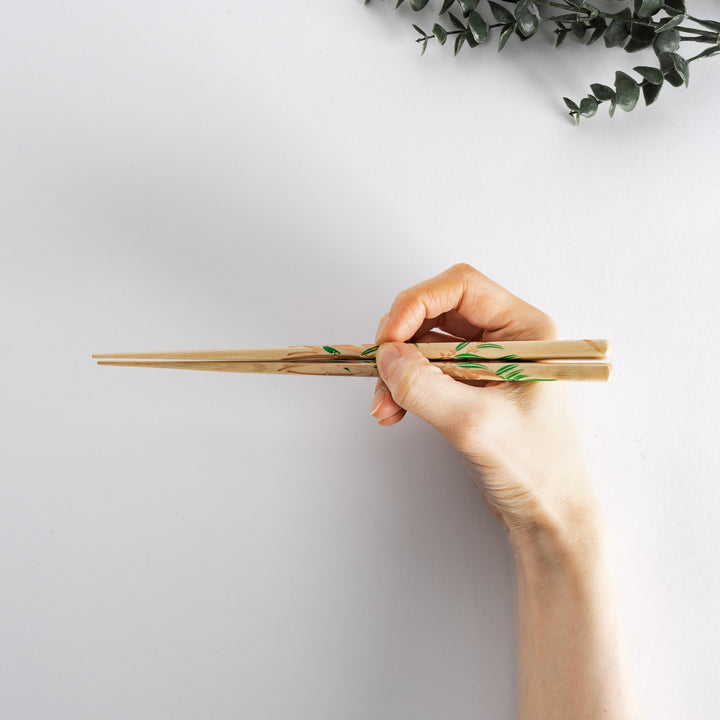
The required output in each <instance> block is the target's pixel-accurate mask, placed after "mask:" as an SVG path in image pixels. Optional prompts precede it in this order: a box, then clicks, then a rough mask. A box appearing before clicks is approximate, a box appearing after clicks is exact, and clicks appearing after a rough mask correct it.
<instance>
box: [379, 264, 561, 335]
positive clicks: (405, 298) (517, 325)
mask: <svg viewBox="0 0 720 720" xmlns="http://www.w3.org/2000/svg"><path fill="white" fill-rule="evenodd" d="M433 327H439V328H441V329H442V330H445V331H447V332H450V333H452V334H453V335H456V336H459V337H462V338H465V339H467V340H476V339H481V338H482V339H498V338H502V339H505V340H520V339H522V340H533V339H538V340H539V339H547V340H551V339H554V338H556V337H557V329H556V327H555V323H554V322H553V321H552V319H551V318H550V317H549V316H548V315H546V314H545V313H544V312H542V311H541V310H539V309H538V308H536V307H534V306H532V305H530V304H529V303H526V302H525V301H524V300H521V299H520V298H519V297H517V296H515V295H513V294H512V293H511V292H509V291H508V290H506V289H505V288H504V287H502V286H501V285H498V284H497V283H496V282H493V281H492V280H490V278H488V277H486V276H485V275H483V274H482V273H481V272H480V271H479V270H476V269H475V268H474V267H472V266H471V265H468V264H466V263H459V264H457V265H453V266H452V267H451V268H448V269H447V270H445V271H444V272H442V273H440V274H439V275H436V276H435V277H433V278H430V279H429V280H424V281H423V282H420V283H418V284H417V285H413V286H412V287H411V288H408V289H407V290H403V291H402V292H401V293H400V294H399V295H398V296H397V297H396V298H395V300H394V301H393V304H392V307H391V308H390V312H389V313H388V315H387V319H386V321H385V324H384V325H383V326H382V327H381V328H379V329H378V335H377V337H376V338H375V342H376V343H378V344H381V343H384V342H405V341H407V340H409V339H411V338H412V337H413V336H414V335H415V334H416V333H418V332H423V333H424V332H427V331H428V330H429V329H431V328H433Z"/></svg>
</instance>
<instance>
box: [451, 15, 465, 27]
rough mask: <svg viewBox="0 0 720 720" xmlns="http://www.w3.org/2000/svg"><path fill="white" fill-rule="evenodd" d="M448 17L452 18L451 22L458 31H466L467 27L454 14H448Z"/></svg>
mask: <svg viewBox="0 0 720 720" xmlns="http://www.w3.org/2000/svg"><path fill="white" fill-rule="evenodd" d="M448 17H449V18H450V22H451V23H452V24H453V25H454V26H455V27H456V28H457V29H458V30H465V25H464V23H463V21H462V20H460V19H459V18H458V17H457V16H455V15H453V14H452V13H448Z"/></svg>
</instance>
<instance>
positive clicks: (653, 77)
mask: <svg viewBox="0 0 720 720" xmlns="http://www.w3.org/2000/svg"><path fill="white" fill-rule="evenodd" d="M633 70H634V71H635V72H636V73H638V74H639V75H642V76H643V78H645V80H647V82H649V83H650V84H651V85H662V84H663V74H662V70H660V69H659V68H656V67H648V66H646V65H638V67H634V68H633Z"/></svg>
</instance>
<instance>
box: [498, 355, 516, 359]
mask: <svg viewBox="0 0 720 720" xmlns="http://www.w3.org/2000/svg"><path fill="white" fill-rule="evenodd" d="M516 357H517V355H503V356H502V357H500V358H498V360H514V359H515V358H516Z"/></svg>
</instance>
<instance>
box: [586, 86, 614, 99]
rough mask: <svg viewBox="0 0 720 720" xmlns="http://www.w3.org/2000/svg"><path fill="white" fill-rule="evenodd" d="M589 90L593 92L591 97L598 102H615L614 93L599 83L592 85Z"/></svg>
mask: <svg viewBox="0 0 720 720" xmlns="http://www.w3.org/2000/svg"><path fill="white" fill-rule="evenodd" d="M590 89H591V90H592V91H593V95H594V96H595V97H596V98H597V99H598V100H603V101H605V100H615V91H614V90H613V89H612V88H611V87H608V86H607V85H600V83H593V84H592V85H591V86H590Z"/></svg>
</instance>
